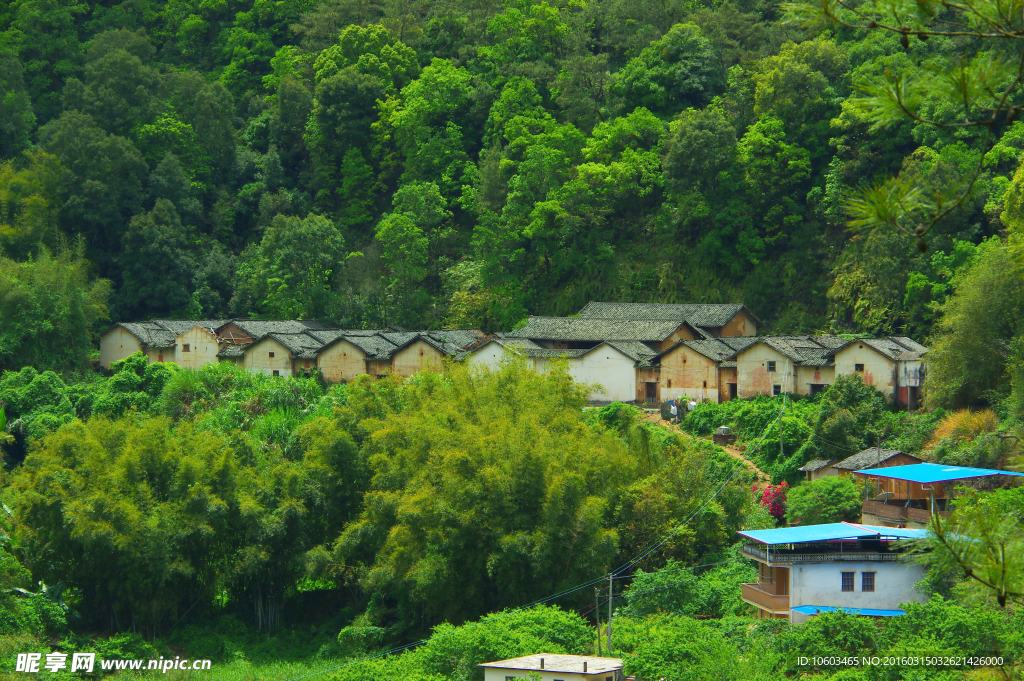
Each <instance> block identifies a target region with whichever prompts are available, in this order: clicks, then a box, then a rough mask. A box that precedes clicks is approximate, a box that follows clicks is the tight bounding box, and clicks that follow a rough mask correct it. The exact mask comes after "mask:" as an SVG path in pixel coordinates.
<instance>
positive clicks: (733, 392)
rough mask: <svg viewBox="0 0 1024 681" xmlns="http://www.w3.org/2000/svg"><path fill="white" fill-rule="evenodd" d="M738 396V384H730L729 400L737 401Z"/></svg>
mask: <svg viewBox="0 0 1024 681" xmlns="http://www.w3.org/2000/svg"><path fill="white" fill-rule="evenodd" d="M737 395H738V393H737V392H736V384H735V383H730V384H729V399H730V400H735V399H736V397H737Z"/></svg>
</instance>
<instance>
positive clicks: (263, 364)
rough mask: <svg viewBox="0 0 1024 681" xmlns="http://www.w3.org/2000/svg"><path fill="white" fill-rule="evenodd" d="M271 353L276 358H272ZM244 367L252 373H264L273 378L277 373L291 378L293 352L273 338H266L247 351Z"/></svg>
mask: <svg viewBox="0 0 1024 681" xmlns="http://www.w3.org/2000/svg"><path fill="white" fill-rule="evenodd" d="M270 353H273V354H274V356H273V357H271V356H270ZM242 366H243V367H244V368H246V369H249V370H250V371H262V372H263V373H265V374H268V375H271V376H273V375H274V372H275V371H276V372H278V375H279V376H291V375H292V360H291V352H290V351H289V350H288V348H286V347H285V346H283V345H281V344H280V343H278V342H277V341H276V340H274V339H273V338H264V339H263V340H261V341H259V342H258V343H253V344H252V345H250V346H249V347H247V348H246V349H245V360H244V361H243V362H242Z"/></svg>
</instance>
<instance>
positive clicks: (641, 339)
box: [469, 303, 928, 407]
mask: <svg viewBox="0 0 1024 681" xmlns="http://www.w3.org/2000/svg"><path fill="white" fill-rule="evenodd" d="M757 325H758V320H757V318H756V317H755V316H754V315H753V313H751V312H750V311H749V310H748V309H747V308H746V307H744V306H743V305H742V304H727V305H712V304H707V305H673V304H659V303H622V304H620V303H590V304H589V305H587V306H586V307H585V308H583V309H582V310H581V311H580V313H579V315H578V316H576V317H530V319H529V321H528V323H527V324H526V325H525V326H524V327H522V328H520V329H517V330H515V331H512V332H510V333H506V334H500V335H498V336H495V337H493V338H490V339H487V340H485V341H483V342H482V343H481V344H480V346H479V347H477V348H475V349H473V350H472V351H471V352H469V357H470V359H472V360H473V361H477V362H482V363H485V364H492V365H493V364H495V363H498V362H501V361H504V360H506V359H507V358H508V357H510V356H513V355H515V356H519V357H523V358H525V359H526V360H527V361H528V362H530V363H532V365H533V366H534V367H535V368H537V369H538V370H540V369H543V368H544V367H546V366H548V365H550V364H551V363H552V362H553V361H556V360H560V361H564V362H566V363H567V364H568V367H569V371H570V373H571V374H572V375H573V376H574V377H575V378H576V379H577V380H579V381H581V382H585V383H593V384H599V385H601V387H602V390H601V391H595V393H594V395H592V397H593V398H594V400H595V401H623V402H631V401H636V402H644V403H658V402H662V401H666V400H673V399H683V398H685V399H695V400H711V401H714V402H722V401H726V400H730V399H734V398H737V397H753V396H755V395H778V394H781V393H795V394H801V395H813V394H815V393H817V392H820V391H821V390H823V389H824V388H825V387H826V386H828V385H830V384H832V383H833V382H835V378H836V376H837V375H845V374H856V375H859V376H861V377H862V378H863V379H864V382H865V383H867V384H869V385H873V386H874V387H875V388H877V389H878V390H880V391H881V392H882V393H884V394H885V395H886V396H887V397H889V398H892V399H896V400H898V401H899V402H901V403H902V404H905V405H908V406H911V407H914V406H916V405H917V403H918V402H919V400H920V387H921V382H922V380H923V377H924V366H925V365H924V356H925V354H926V353H927V352H928V348H926V347H925V346H923V345H921V344H919V343H917V342H915V341H913V340H912V339H910V338H906V337H887V338H862V339H849V338H841V337H838V336H758V335H757Z"/></svg>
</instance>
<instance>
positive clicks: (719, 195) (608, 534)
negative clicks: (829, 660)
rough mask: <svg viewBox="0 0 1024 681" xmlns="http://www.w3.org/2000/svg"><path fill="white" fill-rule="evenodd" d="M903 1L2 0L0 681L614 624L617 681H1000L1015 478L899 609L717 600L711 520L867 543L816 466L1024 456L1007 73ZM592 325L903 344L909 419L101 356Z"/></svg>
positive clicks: (745, 570) (472, 670) (220, 673)
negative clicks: (889, 662) (78, 662)
mask: <svg viewBox="0 0 1024 681" xmlns="http://www.w3.org/2000/svg"><path fill="white" fill-rule="evenodd" d="M894 2H895V0H894ZM879 3H882V0H879ZM879 3H876V4H879ZM882 4H884V3H882ZM979 4H982V5H983V4H984V3H979ZM895 5H899V6H898V7H897V8H896V9H897V13H899V14H901V15H902V17H903V20H905V21H906V22H907V23H906V24H898V25H897V26H895V27H889V28H885V27H884V26H882V27H880V26H881V24H880V23H879V22H882V24H884V22H885V21H887V20H886V19H885V18H884V17H882V16H881V14H885V12H881V14H879V18H878V19H877V20H876V19H875V18H871V19H870V20H868V19H866V18H865V17H864V16H861V15H858V14H857V13H856V12H854V11H853V10H850V9H848V8H846V9H844V8H842V7H840V6H838V5H837V4H835V3H834V2H832V0H826V1H825V2H822V3H820V7H819V8H818V10H815V11H819V12H824V13H825V14H826V15H829V16H831V17H832V18H833V19H837V18H838V19H839V21H832V22H831V23H830V24H829V26H828V27H827V30H824V31H823V30H821V26H820V25H805V24H803V23H799V22H794V21H793V20H792V19H793V17H794V16H798V15H800V14H801V12H802V11H803V12H804V14H805V15H810V14H813V12H810V11H808V10H807V7H804V9H803V10H801V9H800V8H799V7H796V8H792V7H791V8H790V10H789V11H790V14H789V15H784V14H783V12H782V10H781V9H780V8H779V7H776V6H775V4H774V3H771V2H761V1H754V0H741V1H739V2H734V1H732V0H726V1H718V0H707V1H699V0H690V1H686V2H684V1H679V0H592V1H588V0H570V1H567V2H543V1H540V2H538V1H532V0H506V1H504V2H499V1H495V0H468V1H466V0H464V1H462V2H452V1H451V0H438V1H435V2H426V1H424V0H406V1H404V2H397V1H395V0H383V1H381V2H377V1H375V0H364V1H362V2H357V1H355V0H326V1H325V2H313V1H312V0H281V1H277V2H275V1H272V0H259V1H258V2H249V1H248V0H240V1H237V0H232V1H231V2H228V1H227V0H202V1H201V2H191V1H188V2H186V1H185V0H169V1H168V2H156V1H152V0H131V1H130V2H129V1H125V2H117V1H116V0H109V1H105V2H82V3H76V2H71V1H70V0H3V1H2V2H0V251H2V252H0V321H2V322H3V323H2V324H0V369H2V370H3V374H2V375H0V406H2V410H0V417H2V419H3V422H2V423H0V425H2V426H3V428H2V432H0V450H2V455H3V463H4V467H3V470H2V471H0V502H2V505H0V675H6V674H10V675H11V676H12V677H13V678H26V676H25V675H24V674H17V673H14V672H13V671H12V669H13V663H14V656H15V654H16V653H19V652H39V651H50V650H60V651H64V652H70V651H95V652H97V653H99V654H100V655H101V656H105V657H140V658H149V657H157V656H160V655H165V656H173V655H187V656H189V657H192V658H199V657H208V658H211V659H213V660H214V661H215V668H214V670H213V672H212V676H211V673H206V674H205V677H206V678H213V679H218V678H219V679H225V680H227V679H231V680H234V679H239V680H241V679H246V680H248V679H254V678H259V679H268V680H272V681H273V680H280V681H290V680H292V679H298V678H310V675H311V674H312V675H314V676H315V677H317V678H325V679H326V678H336V679H350V678H351V679H365V678H381V679H395V680H397V681H469V680H474V681H479V679H480V678H482V674H481V673H480V671H479V669H477V668H476V667H475V665H476V664H477V663H479V662H483V661H485V660H488V659H496V658H504V657H512V656H516V655H522V654H528V653H535V652H538V651H540V650H544V651H551V652H567V653H599V652H602V649H601V647H600V646H602V645H605V644H604V643H599V642H598V641H599V637H598V635H597V634H598V631H599V630H600V629H601V628H602V627H606V626H607V621H606V616H605V615H604V613H606V612H607V610H606V609H607V607H608V605H609V604H608V599H609V598H612V599H613V601H612V604H611V605H612V607H613V610H614V612H615V615H614V628H615V632H616V634H615V647H614V649H613V650H612V651H611V652H613V653H614V654H617V655H622V656H623V658H624V660H625V664H626V671H627V672H628V673H631V674H636V675H637V676H638V678H640V679H643V680H644V681H653V680H657V679H662V678H665V679H669V680H671V681H691V680H692V681H697V680H703V679H708V680H709V681H710V680H711V679H716V680H717V679H736V680H737V681H738V680H740V679H751V680H754V679H757V680H764V681H767V680H769V679H777V678H780V677H781V676H783V675H790V676H799V675H807V677H808V678H834V679H837V680H839V681H869V680H870V681H874V680H876V679H877V680H881V679H893V680H895V679H902V680H906V681H911V680H917V679H940V680H942V681H945V680H949V681H952V680H953V679H964V678H971V679H986V678H1018V677H1019V676H1020V674H1021V673H1022V665H1024V633H1022V632H1024V619H1022V618H1024V610H1022V609H1021V607H1022V606H1021V604H1022V602H1024V534H1022V533H1021V532H1020V522H1021V518H1022V517H1024V493H1022V490H1024V488H1020V487H1018V488H1015V489H1001V490H994V491H977V490H975V491H971V490H962V492H963V496H962V500H961V503H960V504H959V506H958V507H957V512H956V515H954V517H953V519H952V520H951V523H952V528H953V531H952V532H950V534H949V535H948V536H945V537H943V538H940V537H937V536H936V537H933V538H932V539H930V540H928V542H926V545H924V546H923V547H922V550H924V551H925V552H924V553H922V554H921V555H920V556H919V559H920V560H924V561H925V562H926V563H927V564H928V565H929V567H930V570H929V573H928V575H929V576H928V578H927V579H926V580H925V581H924V582H923V583H922V584H921V585H920V589H921V590H922V592H923V593H924V595H926V596H927V597H928V599H929V600H928V601H927V603H924V604H918V605H912V606H909V607H908V609H907V615H905V616H903V617H898V618H893V619H892V621H889V622H887V623H885V624H881V625H877V624H875V623H871V622H866V621H864V620H861V619H857V618H854V617H851V616H846V615H842V614H839V613H835V614H825V615H821V616H819V617H818V618H816V619H814V620H813V621H812V622H810V623H808V624H806V625H804V626H802V627H790V626H788V625H787V624H785V623H778V622H766V621H755V620H753V619H750V618H749V616H750V614H751V613H750V609H749V608H747V606H745V605H744V604H743V603H742V602H741V601H740V600H739V583H740V582H744V581H752V580H753V579H754V578H755V577H756V574H755V573H756V571H755V570H754V568H752V567H751V566H750V563H749V562H748V561H745V560H742V559H740V558H739V556H738V555H737V552H736V546H735V539H736V535H735V532H736V531H737V530H738V529H740V528H746V529H751V528H763V527H772V526H774V525H775V524H777V523H781V522H791V523H796V522H800V523H804V524H809V523H814V522H832V521H839V520H855V519H856V517H857V516H856V514H857V509H858V504H859V500H860V499H861V498H862V497H863V492H864V490H862V489H861V488H860V487H858V486H857V485H856V484H855V483H853V482H849V481H845V482H844V481H839V480H831V481H829V480H826V481H824V482H820V483H808V484H800V474H799V472H798V471H797V468H799V466H800V465H802V464H803V463H804V462H806V461H807V460H809V459H812V458H815V457H828V458H832V457H835V458H838V457H840V456H846V455H848V454H850V453H853V452H856V451H859V450H860V449H862V448H865V447H869V446H874V445H876V444H879V443H884V444H885V445H886V446H893V447H898V448H900V449H902V450H903V451H905V452H908V453H913V454H915V455H917V456H920V457H922V458H923V459H925V460H928V461H935V462H939V463H947V464H958V465H974V466H991V467H1014V466H1020V465H1021V463H1022V461H1021V451H1022V447H1021V442H1022V440H1021V439H1020V436H1021V435H1022V433H1021V421H1022V419H1024V340H1022V339H1024V259H1022V257H1021V250H1020V249H1021V245H1020V241H1019V235H1020V232H1021V230H1022V229H1024V199H1022V197H1024V170H1021V169H1020V168H1019V161H1020V155H1021V151H1022V150H1024V123H1022V122H1015V118H1016V116H1017V113H1019V111H1018V109H1017V108H1014V107H1016V106H1017V103H1018V102H1020V101H1021V98H1020V96H1019V91H1020V89H1021V77H1020V72H1019V71H1017V70H1016V69H1017V66H1016V64H1017V61H1019V57H1020V48H1019V45H1015V43H1014V42H1013V41H1014V40H1016V38H1013V35H1015V34H1012V32H1011V33H1007V34H1006V35H1002V34H1000V35H1002V37H1006V36H1007V35H1008V36H1010V38H1011V39H1008V40H1005V41H1002V42H1001V41H1000V40H993V39H992V36H986V35H979V33H983V31H981V30H979V29H978V28H977V24H976V23H973V20H970V21H967V22H966V24H965V25H969V26H971V27H972V28H971V29H970V30H963V31H959V35H941V34H939V33H941V31H939V32H938V33H937V32H935V31H932V32H931V33H926V32H922V30H923V28H926V27H927V26H932V25H939V26H940V28H941V26H942V24H941V22H942V21H947V20H948V21H952V20H954V19H956V18H958V17H959V16H960V15H959V14H958V12H960V11H961V10H962V8H959V9H958V8H955V7H951V6H947V5H941V3H936V2H932V1H931V0H922V2H917V3H900V2H895ZM863 7H868V5H864V6H863ZM883 9H884V8H883ZM890 9H891V8H890ZM989 9H991V8H989ZM987 11H988V10H987V9H985V8H984V7H982V10H979V12H981V15H982V16H987V17H988V21H989V24H987V25H991V26H1003V24H1012V23H1013V21H1017V20H1016V19H1008V18H1006V17H1005V16H1001V15H1000V16H998V17H997V16H994V15H991V13H990V14H988V15H985V12H987ZM1000 11H1001V10H1000ZM1014 11H1016V10H1014ZM929 12H931V13H932V14H934V16H935V17H938V19H935V18H934V17H932V18H929V17H928V13H929ZM862 14H863V13H862ZM1019 14H1020V13H1019V12H1017V15H1019ZM872 16H874V15H872ZM1014 16H1016V15H1014ZM805 18H806V16H805ZM812 18H813V17H812ZM936 21H937V22H940V23H939V24H934V22H936ZM812 23H813V22H812ZM897 23H898V22H897ZM1011 28H1012V27H1011ZM1018 28H1019V27H1018ZM876 29H877V30H876ZM993 30H995V29H993ZM947 32H950V33H957V31H947ZM910 38H913V39H912V40H911V39H910ZM976 56H977V58H975V57H976ZM957 73H959V74H960V76H957ZM951 74H952V75H951ZM1015 75H1016V79H1015ZM958 78H959V80H958ZM915 83H916V85H915ZM915 87H916V88H917V89H916V90H915ZM959 87H962V89H963V90H964V92H963V94H964V96H963V98H962V99H961V98H958V96H957V88H959ZM1004 91H1006V92H1009V93H1010V95H1012V96H1008V97H1007V98H1005V99H1004V100H1003V101H1002V102H1001V103H999V102H996V100H998V99H999V94H998V93H999V92H1004ZM994 102H996V103H994ZM1004 105H1006V106H1004ZM989 114H991V115H992V116H993V118H992V120H991V121H990V122H989V123H987V124H985V125H975V124H973V123H971V121H972V120H976V119H979V117H984V116H988V115H989ZM996 119H998V120H996ZM886 178H889V179H886ZM951 197H952V198H951ZM851 220H852V221H851ZM879 225H882V227H881V228H876V227H878V226H879ZM915 225H916V226H915ZM851 227H852V229H851ZM600 299H604V300H616V301H658V302H733V301H743V302H745V303H746V304H747V305H748V306H749V307H750V309H752V310H753V311H754V312H755V313H756V314H757V316H758V317H759V318H760V319H761V321H762V322H763V324H762V325H761V327H760V328H762V329H765V330H768V331H774V332H814V331H830V332H848V333H877V334H888V333H900V334H907V335H910V336H912V337H914V338H916V339H917V340H920V341H923V342H927V343H928V344H929V345H930V346H931V347H932V350H931V352H930V353H929V355H928V357H929V370H928V375H927V378H926V386H925V387H926V396H927V407H928V410H927V411H920V412H917V413H913V414H910V413H907V412H905V411H899V410H897V409H894V407H893V405H891V404H889V403H887V402H886V401H885V400H884V398H883V397H882V396H881V394H880V393H878V392H876V391H875V390H874V389H872V388H871V387H869V386H865V385H864V384H863V383H861V382H860V381H859V379H856V378H849V379H848V378H840V379H839V380H838V381H837V382H836V384H835V385H834V386H832V387H831V388H829V390H827V391H825V392H824V393H822V394H819V395H817V396H815V397H814V398H809V399H793V398H791V397H789V396H781V397H774V398H769V397H763V398H757V399H754V400H735V401H732V402H729V403H727V404H721V405H718V404H702V405H700V406H699V407H697V408H696V409H695V410H693V411H692V412H690V413H689V414H688V416H687V417H686V419H685V420H684V421H683V423H682V424H681V426H682V430H677V429H672V428H666V427H663V426H659V425H656V424H654V423H651V422H649V421H647V420H646V419H645V418H644V415H643V414H642V412H640V410H637V409H635V408H632V407H627V406H625V405H620V404H614V405H611V406H608V407H603V408H600V409H594V408H585V404H586V395H587V394H588V388H587V387H586V386H580V385H577V384H575V383H573V382H572V381H571V380H569V378H568V376H567V375H566V374H565V372H564V368H557V367H556V368H555V370H554V371H552V372H550V373H547V374H537V373H534V372H531V371H528V370H527V369H525V368H524V367H522V366H518V365H516V364H514V363H512V364H508V365H505V366H502V367H501V368H500V369H498V370H495V371H485V370H472V369H470V368H467V367H464V366H459V365H457V364H452V365H446V366H445V367H444V368H443V370H441V371H438V372H436V373H435V372H425V373H422V374H419V375H417V376H415V377H413V378H409V379H404V380H403V379H399V378H397V377H388V378H385V379H382V380H371V379H370V378H369V377H363V378H360V379H358V380H356V381H353V382H351V383H349V384H347V385H335V386H325V385H324V384H322V383H320V382H319V381H318V380H316V379H312V378H295V379H289V380H278V379H274V378H272V377H269V376H265V375H262V374H256V373H247V372H244V371H241V370H239V369H237V368H235V367H233V366H229V365H210V366H207V367H205V368H203V369H202V370H199V371H189V370H180V369H179V368H178V367H177V366H175V365H172V364H163V363H154V364H147V363H146V360H145V358H143V357H142V356H141V355H136V356H133V357H130V358H128V359H126V360H124V361H122V362H118V363H116V364H115V366H114V367H113V371H112V372H111V375H100V374H99V373H95V372H93V371H90V370H89V365H88V360H89V358H90V356H91V355H94V354H95V338H96V333H97V331H98V330H99V329H101V328H103V326H104V325H105V324H107V323H109V322H110V321H111V320H119V319H138V318H144V317H150V316H185V315H188V316H192V317H195V318H199V317H204V318H215V317H222V316H228V315H239V316H242V315H244V316H253V317H280V318H304V319H314V318H315V319H320V320H323V321H327V322H330V323H334V324H337V325H339V326H343V327H367V328H373V327H382V326H385V325H392V324H398V325H404V326H407V327H410V328H413V327H420V328H422V327H427V328H438V327H479V328H483V329H486V330H489V331H490V330H499V329H509V328H511V327H512V326H514V325H515V324H517V323H518V322H520V321H521V320H522V319H523V318H524V317H525V316H526V315H527V314H572V313H575V312H576V311H577V310H578V309H579V308H580V307H582V306H583V305H584V304H585V303H586V302H588V301H589V300H600ZM723 424H728V425H731V426H733V427H734V428H735V431H736V433H737V434H738V436H739V438H740V445H741V446H745V447H746V454H747V455H748V456H749V458H750V459H751V460H752V461H753V462H754V463H756V465H757V466H759V467H760V468H761V469H762V470H763V471H765V472H766V473H767V474H768V476H769V477H770V478H771V480H770V481H757V480H755V478H754V475H753V473H751V472H750V471H749V470H748V469H747V468H746V467H745V466H744V465H743V464H742V463H741V462H739V461H737V460H736V459H735V458H733V457H730V456H728V455H727V454H726V453H725V452H723V451H722V450H721V449H719V448H717V447H715V446H713V445H712V444H711V443H710V441H709V440H707V435H708V434H709V433H710V432H711V431H712V430H713V429H714V428H715V427H717V426H719V425H723ZM790 485H791V486H792V487H789V486H790ZM958 538H959V539H958ZM964 538H967V539H966V540H964ZM960 540H963V541H960ZM943 541H946V542H947V543H943ZM958 541H959V543H957V542H958ZM611 572H616V573H617V574H618V576H619V577H620V578H621V579H620V581H619V583H617V584H616V585H615V591H614V594H609V592H608V591H607V589H606V590H605V591H604V592H603V593H602V592H598V593H597V594H596V596H597V603H596V604H595V592H594V588H595V587H599V586H602V585H603V584H604V583H605V581H602V579H604V580H606V579H607V575H608V574H609V573H611ZM524 606H536V607H526V608H524ZM416 643H420V644H421V645H418V646H415V647H414V648H413V649H412V650H407V651H404V652H403V650H404V649H405V647H406V646H412V645H413V644H416ZM388 651H392V652H395V653H396V654H393V655H387V656H385V655H384V653H386V652H388ZM603 652H604V653H608V652H609V651H608V650H607V648H605V649H604V650H603ZM799 654H809V655H819V656H834V655H846V654H855V655H864V654H879V655H886V654H893V655H904V654H914V655H922V654H930V655H946V654H949V655H982V656H986V655H996V656H1002V657H1003V659H1004V663H1003V666H1002V667H1001V668H1000V669H998V670H996V669H993V670H976V671H968V670H964V669H959V668H958V669H936V668H933V667H932V668H916V667H912V666H910V667H906V666H903V667H884V668H883V667H876V668H872V669H843V668H839V667H834V668H823V669H810V668H807V667H802V666H800V665H799V664H798V663H797V656H798V655H799ZM41 676H43V677H44V678H70V677H71V676H72V675H71V674H70V673H69V672H67V670H64V671H62V672H60V673H57V674H51V673H49V672H44V673H43V674H41ZM125 676H126V677H128V678H131V677H130V676H129V675H127V674H126V675H125ZM149 676H151V675H147V677H149ZM169 677H170V678H175V677H177V678H186V676H185V675H184V674H177V675H176V674H173V673H172V674H171V675H169ZM139 678H141V677H139ZM196 678H198V677H196Z"/></svg>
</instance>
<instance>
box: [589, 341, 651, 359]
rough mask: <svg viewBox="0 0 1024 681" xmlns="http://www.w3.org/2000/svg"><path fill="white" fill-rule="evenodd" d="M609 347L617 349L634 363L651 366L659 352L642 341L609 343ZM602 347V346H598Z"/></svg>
mask: <svg viewBox="0 0 1024 681" xmlns="http://www.w3.org/2000/svg"><path fill="white" fill-rule="evenodd" d="M608 345H610V346H611V347H613V348H615V349H616V350H618V351H619V352H621V353H622V354H624V355H625V356H626V357H629V358H630V359H632V360H633V361H634V362H640V363H642V364H649V363H650V361H651V360H652V359H654V358H655V357H657V356H658V351H657V350H654V349H653V348H651V347H650V346H647V345H644V344H643V343H641V342H640V341H609V342H608ZM598 347H600V346H598Z"/></svg>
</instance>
